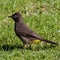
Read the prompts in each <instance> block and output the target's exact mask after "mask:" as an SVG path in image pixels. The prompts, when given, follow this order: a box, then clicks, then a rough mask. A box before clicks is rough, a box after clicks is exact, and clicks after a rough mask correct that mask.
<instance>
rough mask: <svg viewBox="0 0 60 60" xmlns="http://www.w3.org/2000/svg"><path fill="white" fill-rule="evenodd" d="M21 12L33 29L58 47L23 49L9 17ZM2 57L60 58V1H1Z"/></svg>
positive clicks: (28, 59)
mask: <svg viewBox="0 0 60 60" xmlns="http://www.w3.org/2000/svg"><path fill="white" fill-rule="evenodd" d="M18 11H19V12H20V13H21V14H22V16H23V17H24V22H25V23H26V24H27V25H28V26H29V27H30V28H31V29H32V30H34V31H35V32H36V33H38V34H39V35H40V36H41V37H43V38H45V39H48V40H52V41H55V42H57V43H58V46H55V47H52V46H51V47H50V46H49V45H47V48H44V47H43V48H41V46H40V45H39V46H38V47H39V49H38V48H37V49H36V50H33V49H22V48H21V45H22V42H21V41H20V40H19V38H17V36H16V35H15V33H14V21H13V20H12V19H10V18H8V16H9V15H11V14H13V13H15V12H18ZM0 60H60V0H29V1H28V0H0Z"/></svg>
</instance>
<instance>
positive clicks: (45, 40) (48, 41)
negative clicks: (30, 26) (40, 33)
mask: <svg viewBox="0 0 60 60" xmlns="http://www.w3.org/2000/svg"><path fill="white" fill-rule="evenodd" d="M38 39H39V40H41V41H44V42H47V43H52V44H56V45H57V43H56V42H53V41H50V40H47V39H43V38H38Z"/></svg>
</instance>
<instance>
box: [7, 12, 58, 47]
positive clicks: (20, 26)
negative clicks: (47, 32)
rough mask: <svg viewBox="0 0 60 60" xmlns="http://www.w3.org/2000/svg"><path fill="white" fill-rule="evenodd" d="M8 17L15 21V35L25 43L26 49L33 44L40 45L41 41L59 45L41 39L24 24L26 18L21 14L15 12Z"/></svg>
mask: <svg viewBox="0 0 60 60" xmlns="http://www.w3.org/2000/svg"><path fill="white" fill-rule="evenodd" d="M8 17H9V18H12V19H13V20H14V22H15V23H14V31H15V34H16V35H17V37H18V38H19V39H20V40H21V41H22V42H23V45H24V46H25V47H29V46H30V45H31V44H32V43H40V42H41V41H43V42H46V43H51V44H57V43H56V42H53V41H51V40H48V39H44V38H42V37H40V36H39V35H38V34H37V33H36V32H35V31H33V30H32V29H31V28H29V26H28V25H27V24H26V23H25V22H24V18H23V16H22V14H21V13H20V12H15V13H14V14H12V15H10V16H8Z"/></svg>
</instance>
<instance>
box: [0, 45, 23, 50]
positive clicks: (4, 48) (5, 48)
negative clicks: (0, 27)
mask: <svg viewBox="0 0 60 60" xmlns="http://www.w3.org/2000/svg"><path fill="white" fill-rule="evenodd" d="M15 48H17V49H23V46H22V45H9V44H3V45H2V46H0V50H2V49H3V50H4V51H8V50H13V49H15Z"/></svg>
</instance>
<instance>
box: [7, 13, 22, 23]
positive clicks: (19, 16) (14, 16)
mask: <svg viewBox="0 0 60 60" xmlns="http://www.w3.org/2000/svg"><path fill="white" fill-rule="evenodd" d="M8 17H10V18H12V19H13V20H14V21H16V22H17V21H19V20H21V18H22V16H21V14H20V13H19V12H16V13H14V14H12V15H11V16H8Z"/></svg>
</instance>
